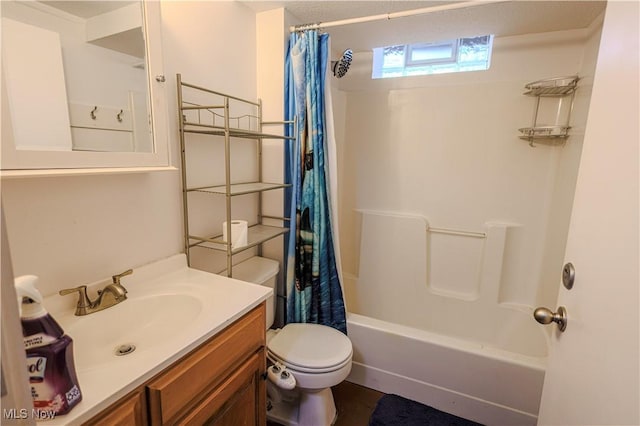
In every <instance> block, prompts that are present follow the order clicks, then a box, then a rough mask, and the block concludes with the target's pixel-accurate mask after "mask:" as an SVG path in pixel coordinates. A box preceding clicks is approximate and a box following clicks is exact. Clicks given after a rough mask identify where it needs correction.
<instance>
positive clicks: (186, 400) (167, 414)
mask: <svg viewBox="0 0 640 426" xmlns="http://www.w3.org/2000/svg"><path fill="white" fill-rule="evenodd" d="M264 344H265V304H264V303H262V304H261V305H260V306H258V307H257V308H255V309H254V310H252V311H251V312H249V313H248V314H246V315H245V316H244V317H242V318H241V319H239V320H238V321H237V322H235V323H234V324H232V325H231V326H229V328H227V329H226V330H224V331H222V332H221V333H220V334H219V335H217V336H214V337H213V338H212V339H211V340H209V341H208V342H206V343H204V344H203V345H202V346H201V347H200V348H199V349H197V350H196V351H194V352H192V353H191V354H189V355H187V356H186V357H185V358H183V360H182V361H181V362H180V364H178V365H177V366H175V367H172V368H169V369H168V370H167V372H165V373H163V374H162V375H161V376H160V377H158V378H156V379H154V380H152V381H151V382H150V384H149V385H148V386H147V388H148V395H149V415H150V420H151V424H152V425H161V424H167V423H173V422H175V421H176V420H177V419H178V418H180V417H182V416H184V414H185V413H187V412H188V411H190V410H191V409H192V408H193V407H194V406H195V405H196V404H198V403H199V402H200V401H201V400H202V399H203V398H204V397H205V396H206V395H208V394H209V393H211V391H212V390H213V389H214V388H215V387H216V386H218V385H219V384H220V383H221V382H222V381H223V380H225V379H226V378H227V377H228V376H229V374H231V373H232V372H233V371H234V369H235V368H237V367H238V366H239V365H240V364H242V363H243V362H245V360H246V359H247V358H248V357H249V356H250V355H252V354H253V353H255V352H256V351H258V350H259V349H261V348H262V347H263V346H264Z"/></svg>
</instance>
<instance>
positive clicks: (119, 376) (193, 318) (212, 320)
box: [42, 254, 273, 425]
mask: <svg viewBox="0 0 640 426" xmlns="http://www.w3.org/2000/svg"><path fill="white" fill-rule="evenodd" d="M104 284H105V282H104V281H101V282H100V283H94V284H93V285H89V286H88V287H89V289H90V293H91V295H92V296H91V297H94V296H93V295H94V294H95V290H92V288H93V289H95V288H101V287H103V286H104ZM122 285H123V286H125V287H126V288H127V290H128V294H127V296H128V297H129V300H134V301H136V300H137V301H136V302H133V303H132V302H129V300H125V301H124V302H122V303H120V304H118V305H116V306H113V307H110V308H107V309H105V310H104V311H101V312H96V313H93V314H90V315H87V316H84V317H76V316H74V315H73V312H74V308H75V303H76V301H77V297H76V296H74V295H71V296H64V297H62V296H58V295H54V296H50V297H47V298H45V300H44V306H45V307H46V308H47V309H48V310H49V312H50V313H51V315H53V317H54V318H55V319H56V320H57V321H58V322H59V323H60V325H61V326H62V328H63V329H64V330H65V332H67V334H68V335H69V336H71V338H72V339H74V353H75V363H76V373H77V375H78V382H79V384H80V389H81V391H82V401H81V402H80V403H79V404H78V405H76V406H75V407H74V408H73V409H72V410H71V411H70V412H69V413H68V414H66V415H63V416H58V417H57V418H55V419H52V420H48V421H43V422H42V424H47V425H78V424H81V423H83V422H85V421H87V420H89V419H90V418H91V417H93V416H94V415H95V414H97V413H99V412H100V411H102V410H104V409H105V408H107V407H108V406H109V405H111V404H113V403H114V402H116V401H118V400H119V399H120V398H122V397H123V396H125V395H127V394H128V393H129V392H131V391H133V390H134V389H136V388H137V387H138V386H140V385H141V384H143V383H145V382H146V381H147V380H149V379H151V378H152V377H154V376H155V375H156V374H158V373H159V372H160V371H162V370H163V369H165V368H166V367H168V366H169V365H171V364H172V363H173V362H175V361H177V360H178V359H180V358H181V357H182V356H184V355H185V354H187V353H189V352H190V351H191V350H193V349H195V348H196V347H198V346H199V345H200V344H201V343H203V342H205V341H206V340H208V339H209V338H211V337H212V336H215V335H216V334H217V333H218V332H220V331H222V330H223V329H224V328H226V327H227V326H228V325H229V324H231V323H232V322H234V321H236V320H237V319H239V318H240V317H241V316H243V315H244V314H246V313H247V312H249V311H250V310H251V309H253V308H254V307H256V306H258V305H259V304H260V303H262V302H263V301H264V300H266V299H267V298H268V297H269V296H271V295H272V293H273V292H272V290H271V289H270V288H268V287H263V286H260V285H256V284H250V283H247V282H244V281H239V280H235V279H231V278H226V277H223V276H220V275H214V274H210V273H207V272H203V271H199V270H195V269H191V268H188V267H187V264H186V258H185V256H184V254H180V255H175V256H172V257H170V258H168V259H164V260H161V261H158V262H155V263H152V264H149V265H145V266H143V267H141V268H137V269H134V273H133V275H131V276H127V277H124V278H123V279H122ZM181 295H183V296H181ZM184 295H188V296H190V299H189V300H196V299H195V298H197V300H198V301H199V302H200V303H199V304H198V307H197V309H192V310H191V311H190V312H189V321H188V324H186V325H185V326H184V327H182V326H180V327H179V328H176V327H167V333H161V334H162V338H161V339H153V342H152V343H140V342H138V343H139V344H138V345H136V346H137V349H136V350H135V351H134V352H132V353H131V354H129V355H126V356H119V357H117V356H115V355H111V352H112V348H106V349H108V350H109V352H110V353H109V355H108V356H104V357H103V356H102V353H101V352H100V358H101V361H99V362H96V360H95V358H94V356H92V355H90V354H88V353H87V351H89V352H90V351H95V350H96V348H95V345H93V346H92V347H90V348H89V347H87V344H86V343H87V341H88V340H89V339H88V338H87V339H86V340H85V341H82V342H81V341H80V339H83V336H82V335H77V336H74V335H73V334H72V333H71V332H69V330H74V329H77V327H78V325H81V326H84V325H85V324H87V325H91V327H90V329H91V330H92V331H91V333H92V335H91V340H94V339H98V340H97V341H99V338H100V336H101V333H105V340H108V339H107V337H106V335H110V336H111V337H110V339H113V338H114V332H115V333H116V334H115V336H116V337H115V338H116V339H117V338H118V336H119V335H120V334H121V335H122V336H123V341H122V343H127V342H128V343H133V344H136V341H135V340H136V338H135V337H133V338H132V337H131V336H136V332H137V330H136V326H137V325H138V326H140V324H143V323H144V320H145V318H141V319H140V321H137V320H136V321H133V322H135V323H133V324H128V326H130V328H129V327H123V326H122V324H120V325H118V326H117V327H118V328H120V329H119V330H109V327H112V325H111V324H114V323H115V322H113V321H110V319H114V318H116V317H117V316H118V314H119V313H120V314H121V315H124V313H125V312H126V311H125V309H127V306H125V305H126V304H127V303H130V305H129V309H128V311H129V312H130V311H131V309H130V308H131V306H134V305H133V304H134V303H140V302H142V303H144V301H145V300H151V299H150V298H153V297H157V296H159V297H160V298H164V299H165V300H169V299H167V298H171V297H175V298H176V299H179V298H180V297H183V298H184V297H186V296H184ZM119 309H120V311H119ZM163 311H164V312H163V313H162V317H163V318H164V319H165V320H166V318H174V317H177V315H176V314H175V313H173V314H172V312H171V309H163ZM172 315H173V317H172ZM83 320H85V321H91V322H86V323H84V324H80V323H79V322H81V321H83ZM178 320H179V319H177V320H176V321H178ZM138 323H139V324H138ZM93 324H97V326H96V327H94V326H93ZM93 333H95V334H93ZM138 335H140V334H138ZM142 335H145V336H146V337H148V335H149V333H145V334H142ZM130 339H132V340H134V341H131V342H129V340H130ZM140 340H141V341H142V342H143V341H144V339H140ZM149 345H150V347H146V346H149ZM98 349H99V350H101V349H100V348H98ZM96 364H97V365H96Z"/></svg>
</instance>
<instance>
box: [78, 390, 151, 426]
mask: <svg viewBox="0 0 640 426" xmlns="http://www.w3.org/2000/svg"><path fill="white" fill-rule="evenodd" d="M146 401H147V397H146V395H145V392H144V389H139V390H137V391H135V392H134V393H133V394H131V395H129V396H126V397H124V398H122V399H121V400H120V401H118V402H116V403H115V404H113V405H112V406H111V407H109V408H107V409H106V410H104V411H103V412H102V413H101V414H100V415H98V416H96V417H94V418H93V419H91V420H89V421H88V422H87V423H84V425H85V426H134V425H135V426H143V425H146V424H147V404H146Z"/></svg>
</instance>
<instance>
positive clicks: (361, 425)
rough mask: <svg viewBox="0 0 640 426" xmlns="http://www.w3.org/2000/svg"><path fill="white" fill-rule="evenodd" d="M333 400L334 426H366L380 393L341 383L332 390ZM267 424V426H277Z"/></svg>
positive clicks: (380, 395)
mask: <svg viewBox="0 0 640 426" xmlns="http://www.w3.org/2000/svg"><path fill="white" fill-rule="evenodd" d="M332 389H333V399H334V400H335V403H336V409H337V410H338V419H337V420H336V423H335V426H367V425H368V424H369V417H370V416H371V413H372V412H373V410H374V409H375V408H376V403H377V402H378V400H379V399H380V398H381V397H382V395H384V394H383V393H382V392H378V391H375V390H373V389H369V388H365V387H364V386H360V385H356V384H354V383H350V382H342V383H340V384H339V385H338V386H334V387H333V388H332ZM277 425H278V424H277V423H273V422H267V426H277Z"/></svg>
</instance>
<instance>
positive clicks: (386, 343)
mask: <svg viewBox="0 0 640 426" xmlns="http://www.w3.org/2000/svg"><path fill="white" fill-rule="evenodd" d="M347 330H348V333H349V338H350V339H351V341H352V343H353V348H354V355H353V367H352V370H351V374H350V375H349V377H348V378H347V381H350V382H353V383H356V384H359V385H363V386H366V387H368V388H371V389H376V390H379V391H381V392H385V393H395V394H398V395H401V396H404V397H406V398H409V399H412V400H414V401H419V402H422V403H423V404H426V405H429V406H432V407H434V408H437V409H439V410H442V411H445V412H448V413H451V414H454V415H457V416H460V417H464V418H467V419H470V420H474V421H477V422H479V423H482V424H486V425H535V424H536V421H537V413H538V409H539V404H540V396H541V393H542V384H543V380H544V373H545V364H546V357H541V356H527V355H523V354H520V353H517V352H512V351H507V350H504V349H499V348H495V347H491V346H489V345H487V344H484V343H480V342H475V341H469V340H463V339H459V338H455V337H450V336H444V335H440V334H437V333H433V332H429V331H425V330H420V329H417V328H414V327H407V326H403V325H400V324H394V323H391V322H387V321H382V320H378V319H375V318H371V317H367V316H364V315H359V314H355V313H349V314H348V316H347ZM543 338H544V336H543Z"/></svg>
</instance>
